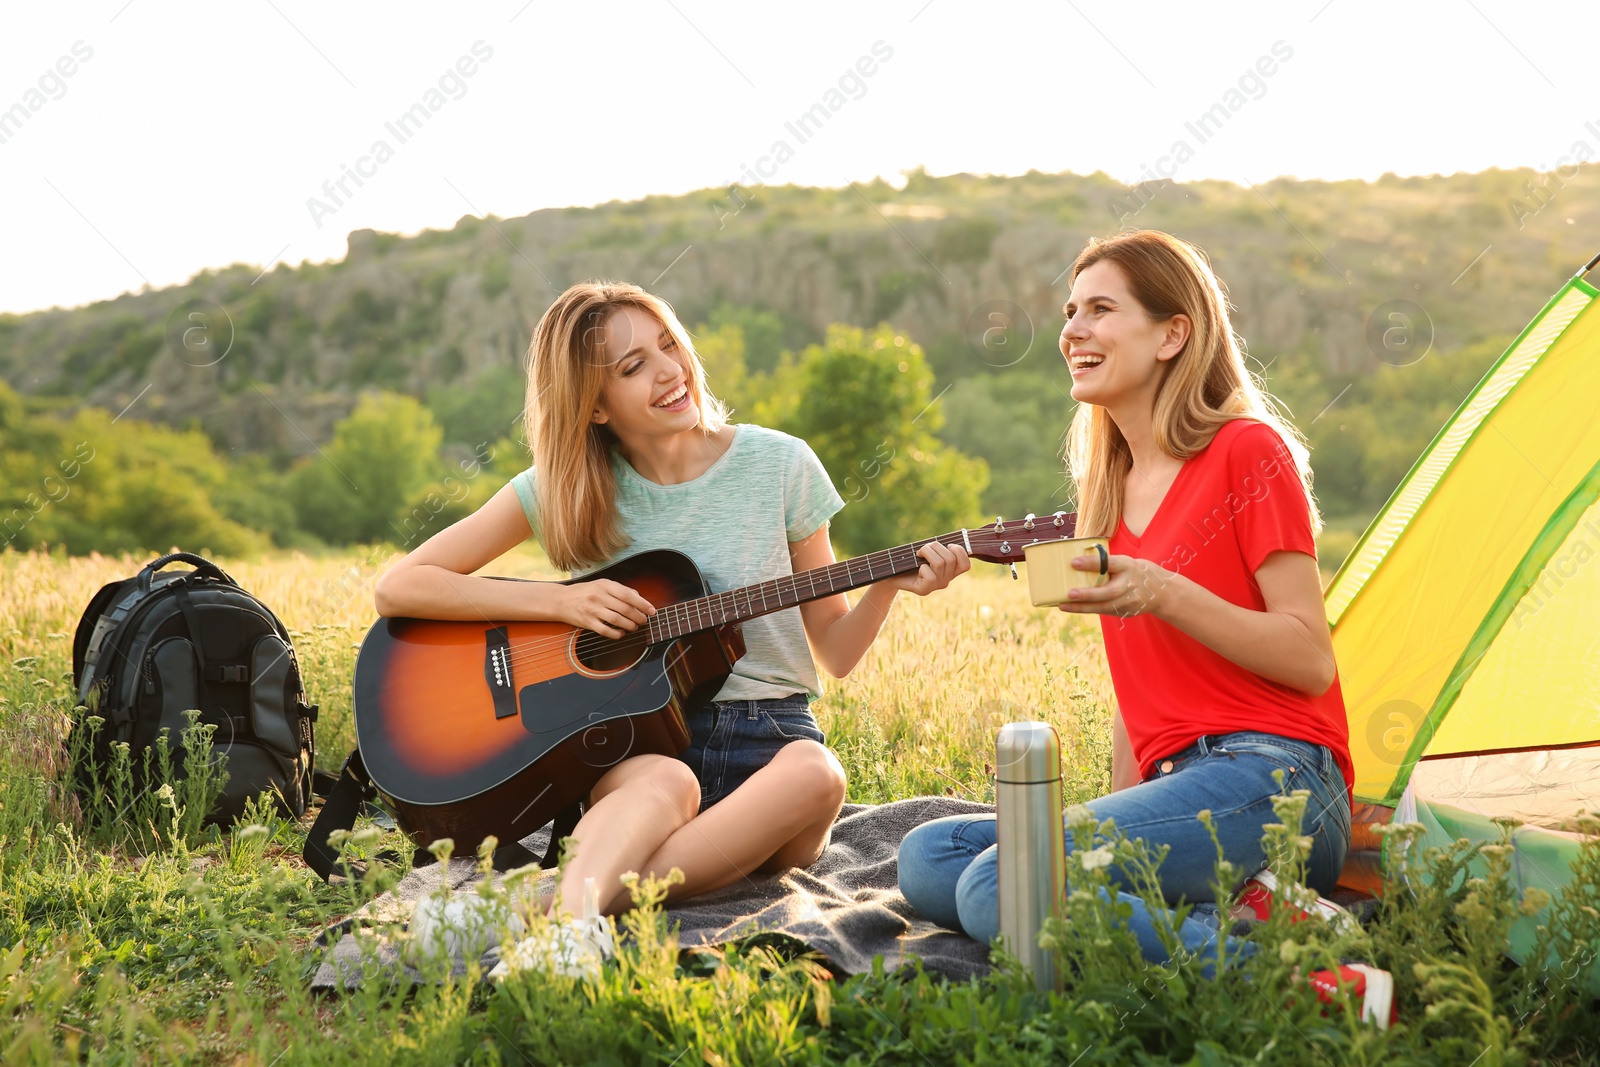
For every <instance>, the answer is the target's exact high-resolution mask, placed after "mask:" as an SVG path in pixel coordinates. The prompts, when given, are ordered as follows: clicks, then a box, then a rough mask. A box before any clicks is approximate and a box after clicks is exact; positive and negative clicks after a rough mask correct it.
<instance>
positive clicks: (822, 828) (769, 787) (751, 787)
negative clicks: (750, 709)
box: [573, 741, 845, 908]
mask: <svg viewBox="0 0 1600 1067" xmlns="http://www.w3.org/2000/svg"><path fill="white" fill-rule="evenodd" d="M844 794H845V777H844V768H843V767H841V766H840V765H839V759H838V757H837V756H835V755H834V754H833V753H832V752H830V751H828V749H826V748H824V747H823V746H822V745H819V744H817V743H816V742H815V741H793V742H790V743H789V744H787V745H784V746H783V747H782V748H781V749H779V750H778V754H777V755H776V756H774V757H773V759H772V762H771V763H769V764H767V765H766V766H765V767H763V768H761V770H759V771H757V772H756V773H755V774H753V775H751V776H750V778H749V780H748V781H746V782H745V783H744V784H743V785H741V786H740V787H739V788H738V789H736V790H734V791H733V793H732V794H730V795H729V796H728V797H727V799H725V800H723V801H722V802H721V803H720V804H718V805H717V806H716V807H714V808H712V809H711V810H710V811H707V812H705V813H704V814H702V815H698V816H696V817H694V818H693V819H691V820H688V822H687V825H684V826H683V827H682V828H681V829H678V830H676V832H675V833H673V834H672V835H671V836H670V837H667V838H666V839H665V841H664V843H662V844H661V845H660V847H659V848H657V849H656V850H655V852H654V853H653V854H652V855H651V856H650V857H649V858H648V860H647V861H646V862H645V863H644V865H643V866H642V867H640V868H639V870H640V873H641V874H647V875H654V876H656V877H658V878H660V877H665V876H666V874H667V873H668V872H669V871H671V870H672V868H674V867H676V868H678V869H679V870H681V871H683V874H684V881H683V882H682V883H681V884H679V885H676V886H673V887H672V890H671V893H670V895H671V896H673V897H686V896H692V895H694V894H696V893H706V892H710V891H711V890H713V889H720V888H722V887H723V886H725V885H731V884H732V883H734V882H737V881H738V880H739V879H741V878H745V877H748V876H749V875H751V874H756V873H769V872H773V871H780V870H786V869H788V868H789V867H795V866H809V865H810V864H812V863H814V862H815V861H816V859H817V857H818V856H819V855H821V854H822V849H823V847H824V846H825V845H826V844H827V843H828V833H829V830H830V829H831V828H832V826H833V821H834V819H835V818H837V817H838V815H839V808H840V806H841V805H843V803H844ZM573 899H575V898H573ZM611 903H612V905H613V906H620V907H623V908H625V907H626V906H627V902H626V901H617V900H614V901H612V902H611Z"/></svg>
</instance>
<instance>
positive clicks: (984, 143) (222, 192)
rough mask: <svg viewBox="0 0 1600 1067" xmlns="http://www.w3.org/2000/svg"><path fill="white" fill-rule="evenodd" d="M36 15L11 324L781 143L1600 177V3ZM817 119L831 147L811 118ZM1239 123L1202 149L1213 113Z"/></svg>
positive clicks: (9, 191) (1081, 0)
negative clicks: (1576, 159)
mask: <svg viewBox="0 0 1600 1067" xmlns="http://www.w3.org/2000/svg"><path fill="white" fill-rule="evenodd" d="M1219 12H1222V14H1218V13H1219ZM6 21H7V25H6V32H5V34H4V35H3V36H0V198H3V203H4V204H5V212H4V216H3V217H4V219H5V223H4V228H3V230H0V310H6V311H23V310H30V309H35V308H41V307H49V306H52V305H64V306H71V305H75V304H81V303H86V302H89V301H93V300H98V299H104V298H108V297H111V296H115V295H116V294H118V293H120V292H124V291H127V290H130V289H131V290H137V289H140V288H141V287H143V286H144V285H146V284H148V285H151V286H155V287H160V286H166V285H171V284H174V283H178V282H182V281H184V280H185V279H187V278H188V277H189V276H191V275H192V274H194V273H195V272H196V271H198V270H200V269H202V268H205V267H217V266H224V265H227V264H229V263H235V262H245V263H251V264H257V265H260V266H263V267H265V266H269V265H271V264H272V263H274V262H278V261H280V260H281V261H286V262H289V263H298V262H300V261H302V260H307V259H310V260H325V259H336V258H339V257H340V256H342V255H343V253H344V248H345V234H346V233H348V232H349V231H350V230H352V229H357V228H361V227H371V228H374V229H379V230H386V231H394V232H402V233H413V232H416V231H418V230H420V229H424V228H427V227H436V228H438V227H445V228H447V227H449V226H452V225H454V223H455V221H456V219H458V218H459V217H460V216H462V215H464V214H483V213H494V214H497V215H501V216H515V215H521V214H525V213H527V212H529V211H533V210H536V209H538V208H543V207H555V206H563V205H570V204H595V203H601V202H604V201H607V200H613V199H635V198H638V197H641V196H645V195H648V194H652V193H669V194H671V193H683V192H687V191H690V190H693V189H700V188H708V187H712V186H718V185H726V184H728V183H729V182H733V181H741V180H742V181H743V183H744V184H751V182H752V181H753V180H755V176H754V175H753V174H752V175H751V176H747V177H744V178H742V179H741V175H742V174H743V173H744V172H745V168H746V167H753V166H755V165H756V164H757V163H758V162H759V161H760V160H761V157H763V156H767V155H769V154H770V153H771V151H772V149H773V147H774V145H775V143H776V142H779V141H782V142H784V143H785V144H786V145H787V147H788V148H789V149H790V151H791V152H792V157H790V158H786V159H785V160H784V162H783V163H782V165H781V166H779V165H777V163H776V160H775V159H769V160H768V161H767V162H766V163H765V164H764V168H765V170H766V172H767V173H766V174H764V175H762V176H761V177H763V178H765V179H767V180H771V181H774V182H777V183H785V182H794V183H798V184H804V185H842V184H844V183H846V182H849V181H862V180H870V179H871V178H873V177H874V176H879V175H881V176H883V177H885V178H888V179H890V180H894V181H898V180H899V175H900V173H901V172H902V171H904V170H908V169H911V168H914V167H916V166H919V165H921V166H925V167H926V168H927V169H928V171H929V172H931V173H933V174H949V173H953V172H957V171H971V172H976V173H996V174H1020V173H1024V172H1026V171H1028V170H1029V169H1036V170H1041V171H1048V172H1054V171H1063V170H1071V171H1075V172H1079V173H1089V172H1092V171H1095V170H1103V171H1106V172H1107V173H1109V174H1111V175H1113V176H1115V177H1117V178H1119V179H1122V180H1125V181H1129V182H1136V181H1138V180H1139V179H1140V177H1141V173H1142V172H1143V171H1144V169H1145V168H1146V167H1150V168H1154V167H1156V166H1157V165H1158V163H1159V162H1160V161H1161V157H1163V156H1167V155H1169V153H1170V152H1171V151H1172V149H1173V147H1174V144H1175V143H1176V142H1178V141H1180V140H1182V141H1184V142H1186V143H1187V145H1188V147H1189V148H1190V149H1191V150H1192V158H1188V159H1187V160H1186V161H1185V162H1183V164H1182V165H1181V166H1177V167H1176V171H1175V176H1176V177H1177V178H1178V179H1179V180H1184V179H1195V178H1226V179H1231V180H1234V181H1244V180H1248V181H1262V180H1265V179H1268V178H1273V177H1277V176H1280V175H1292V176H1297V177H1303V178H1307V177H1315V178H1349V177H1355V178H1375V177H1377V176H1378V175H1380V174H1382V173H1384V172H1385V171H1394V172H1396V173H1400V174H1432V173H1453V172H1456V171H1463V170H1467V171H1472V170H1481V169H1484V168H1487V167H1492V166H1499V167H1516V166H1530V167H1536V168H1540V169H1550V168H1554V167H1556V166H1558V165H1560V164H1562V163H1563V162H1564V161H1565V160H1566V158H1567V157H1569V156H1570V155H1571V154H1572V152H1573V149H1574V145H1575V143H1576V142H1580V141H1581V142H1584V144H1585V145H1586V146H1592V148H1590V152H1591V155H1592V156H1593V157H1594V158H1597V159H1600V103H1596V102H1595V97H1594V95H1593V92H1592V91H1588V92H1586V91H1585V87H1586V83H1589V82H1591V81H1592V78H1593V71H1594V42H1595V41H1596V40H1600V6H1597V5H1593V4H1587V3H1584V4H1567V5H1561V6H1558V7H1554V8H1548V9H1546V8H1539V7H1533V6H1529V5H1528V4H1526V3H1524V2H1515V0H1461V2H1453V0H1449V2H1447V0H1430V2H1417V0H1412V2H1406V0H1398V2H1397V0H1376V2H1367V0H1276V2H1259V3H1245V2H1239V3H1220V2H1219V3H1205V4H1197V3H1193V2H1192V0H1184V2H1159V3H1158V2H1152V0H1144V2H1141V3H1138V4H1127V3H1114V2H1101V0H1068V2H1061V0H1052V2H1038V3H1014V4H995V3H960V2H957V0H886V2H872V3H863V2H862V0H845V2H817V3H807V4H803V5H801V4H792V5H784V6H783V7H782V8H779V7H778V6H777V5H764V4H752V3H749V2H748V0H744V2H739V3H734V2H722V0H638V2H627V0H613V2H611V3H606V4H596V3H571V2H559V3H553V2H550V0H532V2H527V0H493V2H488V3H482V4H438V3H433V4H427V5H422V4H389V3H385V4H375V3H371V4H337V5H335V4H325V3H313V2H312V0H240V2H237V3H227V4H218V3H162V2H159V0H94V2H89V3H81V4H78V3H75V4H29V5H26V6H21V5H18V6H17V7H14V8H13V9H12V10H10V11H8V12H7V20H6ZM458 64H459V65H458ZM1263 72H1265V73H1263ZM1230 90H1236V92H1235V93H1234V94H1233V95H1231V96H1230V95H1229V91H1230ZM430 91H431V95H430ZM830 91H833V93H832V95H830ZM1585 100H1587V103H1584V101H1585ZM818 104H821V105H822V106H823V108H824V109H825V110H826V111H827V112H828V118H827V121H826V123H825V124H822V126H821V129H820V130H815V129H813V130H812V131H811V133H810V135H809V136H808V137H807V138H806V139H805V140H804V142H802V141H801V139H800V138H799V137H797V136H796V134H795V132H794V131H791V130H790V129H789V128H788V127H787V126H786V125H785V124H786V123H795V122H797V120H798V119H799V117H800V116H801V115H802V114H804V113H805V112H806V111H807V110H808V109H810V108H812V107H813V106H814V105H818ZM1218 104H1221V105H1223V108H1224V110H1225V111H1226V122H1225V123H1222V122H1220V120H1219V121H1217V122H1214V124H1213V126H1212V127H1211V128H1210V129H1209V130H1208V131H1202V132H1205V133H1206V134H1207V136H1206V137H1205V139H1204V140H1203V141H1202V139H1201V138H1200V137H1199V136H1197V135H1196V131H1194V130H1191V129H1189V128H1188V127H1186V125H1185V123H1191V124H1195V123H1197V122H1198V119H1199V117H1200V116H1201V115H1202V114H1204V113H1205V112H1207V111H1208V109H1211V108H1213V106H1214V105H1218ZM413 105H420V109H419V110H418V111H417V114H418V115H422V114H424V113H425V114H426V119H425V120H424V119H422V118H414V119H413V120H412V126H411V127H409V128H401V127H400V126H399V119H400V117H401V116H402V115H404V114H406V113H407V111H408V109H411V108H412V107H413ZM386 124H394V125H395V130H391V129H390V128H389V126H388V125H386ZM1586 124H1589V125H1586ZM1218 125H1220V126H1221V128H1220V129H1218V128H1217V126H1218ZM418 127H420V128H418ZM1197 129H1198V127H1197ZM396 131H398V133H399V134H401V135H403V139H402V136H397V132H396ZM378 142H383V143H384V144H385V145H386V147H387V151H386V152H385V151H381V150H378ZM1175 163H1176V160H1175V159H1174V160H1172V161H1171V162H1169V163H1168V167H1169V169H1171V168H1172V166H1173V164H1175ZM346 167H348V168H350V169H351V170H352V171H358V172H363V173H364V175H365V176H364V177H361V182H362V184H360V185H359V186H358V185H357V184H355V181H354V180H353V179H352V178H350V177H347V176H346V170H345V168H346ZM358 176H361V175H360V174H358ZM341 177H343V178H344V189H343V191H340V190H339V189H338V187H337V185H336V184H333V185H332V186H331V188H332V189H333V192H334V193H336V194H337V196H338V199H337V201H336V200H335V199H334V198H333V196H331V195H330V194H329V193H328V192H325V191H324V183H325V182H329V183H337V182H338V181H339V179H340V178H341ZM313 197H316V198H318V199H319V200H320V201H321V203H322V205H323V207H322V208H317V207H316V205H313V204H308V200H309V199H310V198H313Z"/></svg>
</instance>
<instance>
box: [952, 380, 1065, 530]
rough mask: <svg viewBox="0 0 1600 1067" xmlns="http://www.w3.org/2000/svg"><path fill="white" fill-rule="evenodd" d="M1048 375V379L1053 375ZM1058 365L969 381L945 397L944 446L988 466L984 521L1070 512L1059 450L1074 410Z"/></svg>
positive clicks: (953, 389) (1062, 461)
mask: <svg viewBox="0 0 1600 1067" xmlns="http://www.w3.org/2000/svg"><path fill="white" fill-rule="evenodd" d="M1052 372H1054V373H1052ZM1070 388H1071V380H1070V378H1069V377H1068V374H1067V371H1066V368H1065V365H1063V364H1061V363H1060V361H1059V360H1058V361H1057V362H1056V363H1055V364H1052V365H1051V367H1050V368H1049V369H1047V370H1042V371H1023V370H1021V369H1016V370H1010V371H1007V372H1005V373H1003V374H997V375H993V376H990V375H974V376H973V377H970V378H963V379H961V380H959V381H957V382H956V383H955V385H954V386H953V387H952V388H951V389H950V391H949V392H948V393H946V394H945V398H944V409H945V416H946V422H945V426H944V429H943V431H942V432H941V433H940V434H939V436H940V438H941V439H943V440H944V441H945V443H946V444H948V445H950V446H951V447H953V448H956V449H959V450H960V451H962V452H965V453H966V454H967V455H969V456H977V457H979V458H981V459H983V460H984V461H985V462H987V463H988V465H989V473H990V476H991V480H990V482H989V487H988V489H986V490H985V491H984V493H983V496H982V506H983V515H984V517H985V518H992V517H993V516H996V515H1000V516H1004V517H1005V518H1008V519H1011V518H1018V517H1020V516H1022V515H1025V514H1027V513H1028V512H1030V511H1031V512H1036V513H1038V514H1041V515H1044V514H1048V513H1049V512H1052V511H1055V510H1057V509H1064V510H1070V507H1069V504H1068V501H1069V499H1070V498H1071V494H1072V490H1071V486H1070V485H1069V483H1068V480H1067V473H1066V461H1065V460H1064V459H1063V458H1062V447H1063V444H1064V441H1065V438H1066V432H1067V426H1068V424H1069V423H1071V421H1072V415H1073V412H1074V411H1075V410H1076V408H1077V405H1076V403H1075V402H1074V401H1073V399H1072V397H1071V395H1070V394H1069V393H1068V392H1067V390H1068V389H1070Z"/></svg>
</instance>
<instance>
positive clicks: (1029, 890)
mask: <svg viewBox="0 0 1600 1067" xmlns="http://www.w3.org/2000/svg"><path fill="white" fill-rule="evenodd" d="M994 765H995V821H996V827H995V833H996V838H997V840H998V843H999V851H1000V934H1001V936H1002V937H1004V938H1005V946H1006V950H1007V951H1009V952H1010V953H1011V954H1012V955H1014V956H1015V957H1017V959H1019V960H1021V961H1022V963H1023V965H1024V966H1026V967H1027V968H1028V969H1029V970H1030V971H1032V972H1033V980H1034V984H1035V985H1036V986H1037V987H1038V988H1039V989H1056V988H1059V986H1058V984H1057V981H1058V980H1057V975H1056V961H1055V954H1054V953H1052V952H1049V951H1047V950H1045V949H1042V948H1040V947H1039V930H1040V927H1041V926H1042V925H1043V924H1044V920H1045V916H1047V915H1056V914H1059V911H1058V908H1059V904H1060V900H1061V894H1062V892H1063V887H1064V885H1065V883H1066V855H1065V853H1066V846H1065V844H1064V830H1063V828H1062V825H1061V739H1060V737H1058V736H1057V735H1056V731H1055V727H1053V726H1051V725H1050V724H1049V723H1047V722H1013V723H1007V724H1006V725H1005V726H1002V727H1000V733H999V734H998V735H997V736H996V737H995V740H994Z"/></svg>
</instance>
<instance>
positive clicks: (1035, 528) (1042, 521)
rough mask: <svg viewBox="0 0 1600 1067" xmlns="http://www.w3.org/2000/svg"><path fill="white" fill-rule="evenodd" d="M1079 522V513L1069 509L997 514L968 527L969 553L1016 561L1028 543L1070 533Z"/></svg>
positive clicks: (992, 560)
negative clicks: (1010, 516)
mask: <svg viewBox="0 0 1600 1067" xmlns="http://www.w3.org/2000/svg"><path fill="white" fill-rule="evenodd" d="M1077 525H1078V516H1077V514H1076V513H1075V512H1069V511H1058V512H1056V513H1055V514H1053V515H1044V516H1038V515H1033V514H1031V513H1030V514H1028V515H1027V516H1026V517H1024V518H1021V519H1001V518H996V519H995V520H994V522H992V523H990V524H989V525H987V526H979V527H976V528H973V529H969V530H967V531H966V533H967V539H968V541H970V542H971V547H970V548H968V550H967V554H968V555H970V556H971V557H972V558H973V559H981V560H984V561H985V562H988V563H999V564H1002V565H1005V564H1011V563H1016V562H1018V561H1020V560H1021V559H1022V550H1023V549H1024V548H1026V547H1027V546H1029V545H1031V544H1036V543H1037V542H1039V541H1059V540H1061V539H1062V538H1064V537H1071V536H1073V533H1074V531H1075V530H1076V529H1077Z"/></svg>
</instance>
